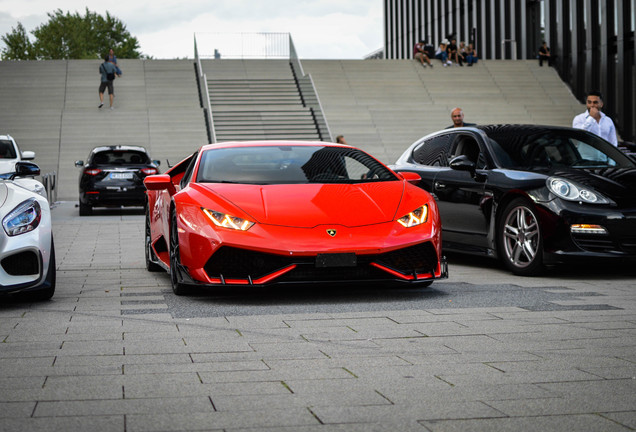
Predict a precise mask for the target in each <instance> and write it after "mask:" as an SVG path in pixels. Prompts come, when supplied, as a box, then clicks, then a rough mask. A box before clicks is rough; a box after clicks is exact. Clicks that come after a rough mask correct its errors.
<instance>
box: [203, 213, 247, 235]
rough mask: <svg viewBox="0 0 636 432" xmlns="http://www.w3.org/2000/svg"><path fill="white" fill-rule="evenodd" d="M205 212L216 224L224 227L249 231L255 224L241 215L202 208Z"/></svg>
mask: <svg viewBox="0 0 636 432" xmlns="http://www.w3.org/2000/svg"><path fill="white" fill-rule="evenodd" d="M201 210H203V213H205V215H206V216H207V217H209V218H210V220H211V221H212V222H213V223H214V225H216V226H218V227H222V228H229V229H235V230H239V231H247V230H248V229H250V228H251V227H252V225H254V222H252V221H248V220H246V219H242V218H240V217H236V216H232V215H229V214H225V213H221V212H218V211H214V210H209V209H206V208H201Z"/></svg>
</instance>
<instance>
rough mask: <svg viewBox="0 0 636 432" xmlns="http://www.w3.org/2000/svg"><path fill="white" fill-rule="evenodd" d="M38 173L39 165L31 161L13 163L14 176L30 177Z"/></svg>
mask: <svg viewBox="0 0 636 432" xmlns="http://www.w3.org/2000/svg"><path fill="white" fill-rule="evenodd" d="M37 175H40V167H39V166H37V165H36V164H34V163H33V162H16V164H15V174H13V176H12V178H15V177H30V176H37Z"/></svg>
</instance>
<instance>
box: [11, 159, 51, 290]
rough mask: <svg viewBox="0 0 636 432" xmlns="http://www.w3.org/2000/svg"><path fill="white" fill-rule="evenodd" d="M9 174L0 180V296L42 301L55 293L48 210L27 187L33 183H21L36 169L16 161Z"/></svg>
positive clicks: (30, 188) (42, 200)
mask: <svg viewBox="0 0 636 432" xmlns="http://www.w3.org/2000/svg"><path fill="white" fill-rule="evenodd" d="M13 171H14V172H13V174H12V175H10V176H9V178H6V179H1V180H0V220H1V221H2V229H1V230H0V294H20V295H21V296H22V295H24V296H28V297H29V298H31V299H34V300H46V299H49V298H51V297H52V296H53V294H54V292H55V249H54V246H53V231H52V227H51V209H50V207H49V202H48V200H47V199H46V197H45V196H42V195H41V194H40V193H38V192H37V191H34V190H33V188H32V187H31V186H32V185H33V184H32V182H35V180H31V179H28V180H31V181H30V182H27V183H24V182H22V180H26V179H23V178H21V177H32V176H36V175H38V174H39V173H40V169H39V168H38V166H37V165H35V164H34V163H31V162H18V163H16V164H14V169H13ZM40 186H41V184H40Z"/></svg>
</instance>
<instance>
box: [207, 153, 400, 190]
mask: <svg viewBox="0 0 636 432" xmlns="http://www.w3.org/2000/svg"><path fill="white" fill-rule="evenodd" d="M392 180H397V177H395V175H394V174H393V173H392V172H391V171H390V170H389V169H388V168H386V167H385V166H384V165H382V164H381V163H379V162H378V161H376V160H375V159H374V158H372V157H371V156H369V155H368V154H366V153H364V152H363V151H360V150H357V149H351V148H341V147H329V146H302V145H301V146H275V145H272V146H258V147H254V146H252V147H250V146H245V147H230V148H220V149H211V150H207V151H206V152H205V153H203V155H202V156H201V163H200V165H199V170H198V173H197V182H205V183H246V184H294V183H364V182H378V181H392Z"/></svg>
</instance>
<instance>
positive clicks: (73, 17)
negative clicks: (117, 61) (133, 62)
mask: <svg viewBox="0 0 636 432" xmlns="http://www.w3.org/2000/svg"><path fill="white" fill-rule="evenodd" d="M47 15H48V17H49V21H48V22H47V23H45V24H42V25H40V26H39V27H37V28H36V29H35V30H33V31H32V32H31V33H32V34H33V36H34V37H35V40H34V41H33V43H31V42H29V39H28V38H27V36H26V32H25V31H24V27H23V26H22V24H20V23H18V28H17V29H12V32H11V33H7V34H6V35H4V36H2V41H3V42H4V43H5V44H6V48H5V49H3V50H2V58H3V59H6V60H27V59H36V60H53V59H98V58H104V56H105V55H106V54H107V53H108V50H109V49H110V48H112V49H113V50H114V51H115V54H116V55H117V57H118V58H140V57H141V54H140V53H139V51H138V49H139V42H138V41H137V38H136V37H134V36H132V35H131V34H130V32H128V30H126V26H125V25H124V24H123V23H122V22H121V21H120V20H118V19H117V18H115V17H113V16H111V15H110V14H109V13H108V12H106V16H101V15H99V14H97V13H95V12H91V11H90V10H89V9H88V8H86V14H85V15H80V14H79V13H78V12H75V13H74V14H71V13H70V12H66V13H64V12H63V11H62V10H61V9H58V10H56V11H54V12H49V13H48V14H47Z"/></svg>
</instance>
